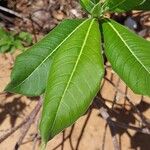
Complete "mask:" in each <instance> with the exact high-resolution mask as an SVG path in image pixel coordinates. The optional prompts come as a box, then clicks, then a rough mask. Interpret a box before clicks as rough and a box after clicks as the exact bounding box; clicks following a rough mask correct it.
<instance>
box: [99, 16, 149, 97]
mask: <svg viewBox="0 0 150 150" xmlns="http://www.w3.org/2000/svg"><path fill="white" fill-rule="evenodd" d="M102 30H103V36H104V43H105V53H106V56H107V58H108V60H109V61H110V63H111V65H112V68H113V69H114V71H116V72H117V73H118V75H119V76H120V77H121V79H122V80H123V81H124V82H125V83H126V84H127V85H128V86H129V87H130V88H131V89H132V90H133V91H134V92H135V93H137V94H142V95H148V96H150V42H148V41H146V40H144V39H143V38H141V37H139V36H137V35H136V34H135V33H133V32H131V31H129V30H128V29H126V28H125V27H123V26H122V25H120V24H118V23H117V22H115V21H112V20H108V19H107V20H106V19H105V21H104V22H103V23H102Z"/></svg>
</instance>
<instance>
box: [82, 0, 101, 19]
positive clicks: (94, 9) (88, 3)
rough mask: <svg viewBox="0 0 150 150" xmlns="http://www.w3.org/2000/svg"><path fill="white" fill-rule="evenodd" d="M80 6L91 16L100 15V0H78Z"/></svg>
mask: <svg viewBox="0 0 150 150" xmlns="http://www.w3.org/2000/svg"><path fill="white" fill-rule="evenodd" d="M80 4H81V6H82V7H83V8H84V9H85V10H86V11H87V12H88V13H90V14H91V15H92V16H94V17H99V16H100V15H101V11H102V8H101V1H99V0H80Z"/></svg>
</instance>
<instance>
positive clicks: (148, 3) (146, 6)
mask: <svg viewBox="0 0 150 150" xmlns="http://www.w3.org/2000/svg"><path fill="white" fill-rule="evenodd" d="M135 9H138V10H150V0H145V1H144V2H143V3H142V4H141V5H138V6H137V7H136V8H135Z"/></svg>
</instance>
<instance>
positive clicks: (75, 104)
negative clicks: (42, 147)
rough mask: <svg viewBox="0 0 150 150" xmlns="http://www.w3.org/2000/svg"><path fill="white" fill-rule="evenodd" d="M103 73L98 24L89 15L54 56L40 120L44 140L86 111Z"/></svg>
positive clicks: (98, 86) (98, 87)
mask: <svg viewBox="0 0 150 150" xmlns="http://www.w3.org/2000/svg"><path fill="white" fill-rule="evenodd" d="M103 74H104V67H103V60H102V56H101V52H100V32H99V25H98V22H97V21H95V19H88V20H86V21H84V22H83V23H82V25H81V26H80V28H78V29H77V30H76V32H74V34H72V36H70V38H69V39H68V40H67V42H66V43H64V44H63V45H62V46H61V47H60V48H59V50H58V51H57V52H56V54H55V56H54V61H53V63H52V66H51V71H50V74H49V79H48V84H47V89H46V94H45V99H44V104H43V112H42V119H41V123H40V132H41V136H42V140H43V141H44V142H45V143H47V141H48V140H49V139H52V138H53V137H54V136H55V135H56V134H58V133H59V132H61V131H62V130H63V129H64V128H66V127H68V126H70V125H71V124H73V123H74V122H75V121H76V120H77V119H78V118H79V117H80V116H81V115H83V114H84V113H85V112H86V110H87V109H88V107H89V105H90V104H91V102H92V99H93V98H94V96H95V95H96V94H97V92H98V90H99V89H100V82H101V79H102V77H103Z"/></svg>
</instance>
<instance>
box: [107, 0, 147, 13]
mask: <svg viewBox="0 0 150 150" xmlns="http://www.w3.org/2000/svg"><path fill="white" fill-rule="evenodd" d="M143 2H144V0H108V2H107V7H109V10H110V11H113V12H125V11H130V10H132V9H134V8H135V7H137V6H138V5H141V4H142V3H143Z"/></svg>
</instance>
